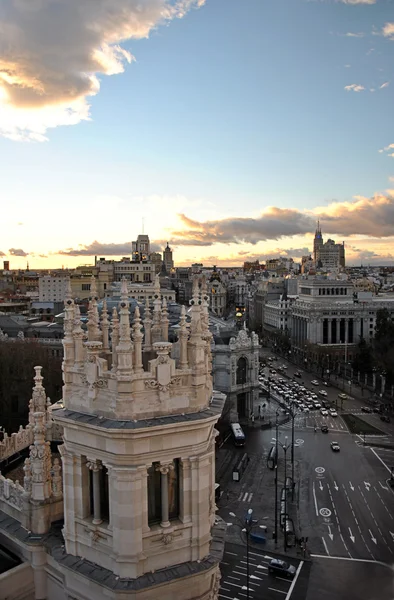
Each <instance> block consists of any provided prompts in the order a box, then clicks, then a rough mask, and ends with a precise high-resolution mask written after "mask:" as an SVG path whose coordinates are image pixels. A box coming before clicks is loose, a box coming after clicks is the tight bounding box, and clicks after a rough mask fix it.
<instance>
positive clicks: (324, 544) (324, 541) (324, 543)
mask: <svg viewBox="0 0 394 600" xmlns="http://www.w3.org/2000/svg"><path fill="white" fill-rule="evenodd" d="M322 542H323V546H324V550H325V551H326V552H327V555H328V556H330V553H329V551H328V548H327V544H326V540H325V539H324V537H322Z"/></svg>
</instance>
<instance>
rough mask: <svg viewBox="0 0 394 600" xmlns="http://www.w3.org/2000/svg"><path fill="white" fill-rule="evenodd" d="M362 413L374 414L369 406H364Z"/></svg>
mask: <svg viewBox="0 0 394 600" xmlns="http://www.w3.org/2000/svg"><path fill="white" fill-rule="evenodd" d="M361 412H363V413H371V412H372V408H370V407H369V406H362V407H361Z"/></svg>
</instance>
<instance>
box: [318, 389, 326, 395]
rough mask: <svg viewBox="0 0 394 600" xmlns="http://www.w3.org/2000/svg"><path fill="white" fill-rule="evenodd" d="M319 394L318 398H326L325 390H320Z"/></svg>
mask: <svg viewBox="0 0 394 600" xmlns="http://www.w3.org/2000/svg"><path fill="white" fill-rule="evenodd" d="M319 394H320V396H327V392H326V390H320V391H319Z"/></svg>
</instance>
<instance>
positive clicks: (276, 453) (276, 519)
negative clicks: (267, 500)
mask: <svg viewBox="0 0 394 600" xmlns="http://www.w3.org/2000/svg"><path fill="white" fill-rule="evenodd" d="M278 414H279V408H278V409H277V410H276V413H275V417H276V419H275V431H276V438H275V457H276V458H275V460H276V464H275V530H274V536H275V544H276V543H277V540H278V437H279V421H278Z"/></svg>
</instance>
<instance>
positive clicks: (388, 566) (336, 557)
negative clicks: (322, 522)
mask: <svg viewBox="0 0 394 600" xmlns="http://www.w3.org/2000/svg"><path fill="white" fill-rule="evenodd" d="M311 557H312V558H329V559H330V560H352V561H354V562H363V563H369V564H370V563H372V564H373V565H381V566H382V567H387V568H388V569H390V571H392V570H393V567H392V566H391V565H389V564H387V563H385V562H382V561H381V560H375V559H374V560H369V558H348V557H347V556H326V555H325V554H311Z"/></svg>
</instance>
